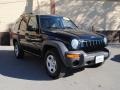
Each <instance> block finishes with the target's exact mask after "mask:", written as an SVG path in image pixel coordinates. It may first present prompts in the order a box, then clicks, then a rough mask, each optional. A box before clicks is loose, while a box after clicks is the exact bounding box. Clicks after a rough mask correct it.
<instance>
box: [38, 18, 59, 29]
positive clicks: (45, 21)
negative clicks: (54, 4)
mask: <svg viewBox="0 0 120 90" xmlns="http://www.w3.org/2000/svg"><path fill="white" fill-rule="evenodd" d="M40 21H41V27H42V28H44V29H50V28H61V25H60V19H59V18H49V17H47V18H41V19H40Z"/></svg>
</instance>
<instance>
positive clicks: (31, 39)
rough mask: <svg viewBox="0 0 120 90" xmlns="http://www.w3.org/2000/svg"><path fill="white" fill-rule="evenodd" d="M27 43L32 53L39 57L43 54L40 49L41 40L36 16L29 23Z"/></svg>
mask: <svg viewBox="0 0 120 90" xmlns="http://www.w3.org/2000/svg"><path fill="white" fill-rule="evenodd" d="M26 41H27V42H28V44H29V46H30V49H29V51H30V52H32V53H34V54H37V55H40V54H41V51H40V48H39V47H38V45H39V43H40V42H41V39H40V33H39V28H38V22H37V18H36V17H35V16H32V17H31V18H30V20H29V22H28V28H27V32H26Z"/></svg>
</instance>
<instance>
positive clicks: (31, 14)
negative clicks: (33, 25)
mask: <svg viewBox="0 0 120 90" xmlns="http://www.w3.org/2000/svg"><path fill="white" fill-rule="evenodd" d="M26 15H30V16H41V17H63V16H59V15H51V14H48V15H40V14H34V13H24V14H23V15H21V16H26Z"/></svg>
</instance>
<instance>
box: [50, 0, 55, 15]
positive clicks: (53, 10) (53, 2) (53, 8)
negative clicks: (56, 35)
mask: <svg viewBox="0 0 120 90" xmlns="http://www.w3.org/2000/svg"><path fill="white" fill-rule="evenodd" d="M50 14H55V0H50Z"/></svg>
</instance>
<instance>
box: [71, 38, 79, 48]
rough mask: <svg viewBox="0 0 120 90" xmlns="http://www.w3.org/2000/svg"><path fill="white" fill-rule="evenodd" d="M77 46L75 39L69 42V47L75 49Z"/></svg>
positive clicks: (77, 42)
mask: <svg viewBox="0 0 120 90" xmlns="http://www.w3.org/2000/svg"><path fill="white" fill-rule="evenodd" d="M78 45H79V41H78V40H77V39H73V40H72V41H71V46H72V48H73V49H77V48H78Z"/></svg>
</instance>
